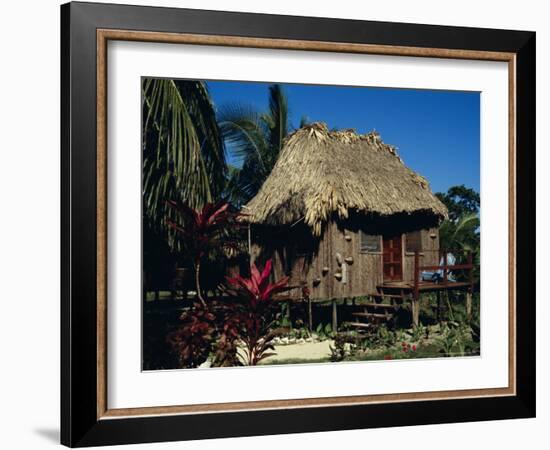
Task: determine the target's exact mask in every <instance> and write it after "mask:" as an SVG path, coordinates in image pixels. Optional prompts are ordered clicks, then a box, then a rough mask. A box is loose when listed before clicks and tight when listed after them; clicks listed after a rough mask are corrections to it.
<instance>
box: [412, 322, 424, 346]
mask: <svg viewBox="0 0 550 450" xmlns="http://www.w3.org/2000/svg"><path fill="white" fill-rule="evenodd" d="M426 335H427V328H426V327H425V326H424V325H422V324H421V323H419V324H418V325H417V326H415V327H414V328H413V329H412V334H411V340H412V341H413V342H420V341H421V340H422V339H424V338H425V337H426Z"/></svg>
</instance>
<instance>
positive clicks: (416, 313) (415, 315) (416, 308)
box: [411, 250, 420, 327]
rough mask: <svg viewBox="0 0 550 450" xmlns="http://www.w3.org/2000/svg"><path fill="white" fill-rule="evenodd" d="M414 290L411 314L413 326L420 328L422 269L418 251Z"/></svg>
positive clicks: (415, 254) (415, 260)
mask: <svg viewBox="0 0 550 450" xmlns="http://www.w3.org/2000/svg"><path fill="white" fill-rule="evenodd" d="M413 272H414V290H413V298H412V302H411V312H412V323H413V326H415V327H416V326H418V324H419V322H420V291H419V283H420V279H419V278H420V267H419V254H418V250H415V252H414V271H413Z"/></svg>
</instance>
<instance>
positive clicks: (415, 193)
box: [244, 122, 447, 236]
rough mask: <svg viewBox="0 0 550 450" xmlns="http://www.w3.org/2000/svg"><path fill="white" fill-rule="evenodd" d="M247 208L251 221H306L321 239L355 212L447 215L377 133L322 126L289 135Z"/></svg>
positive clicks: (423, 184) (422, 182)
mask: <svg viewBox="0 0 550 450" xmlns="http://www.w3.org/2000/svg"><path fill="white" fill-rule="evenodd" d="M244 208H245V211H246V214H247V215H248V218H247V219H248V220H249V221H250V222H251V223H259V224H264V225H288V224H292V223H294V222H297V221H300V220H302V219H303V220H304V222H305V223H306V224H307V225H309V226H310V227H311V229H312V231H313V233H314V234H315V235H317V236H318V235H320V234H321V231H322V228H323V225H324V224H325V223H326V222H327V221H328V220H329V219H330V218H331V217H332V216H333V215H335V214H336V215H337V217H338V218H340V219H346V218H348V217H349V215H350V213H351V212H358V213H364V214H378V215H380V216H389V215H392V214H403V213H405V214H425V215H427V216H432V217H434V216H435V217H437V218H438V219H439V220H442V219H443V218H446V217H447V209H446V208H445V206H444V205H443V204H442V203H441V202H440V201H439V199H438V198H437V197H435V195H433V193H432V191H431V190H430V187H429V184H428V182H427V181H426V179H425V178H423V177H422V176H420V175H419V174H417V173H415V172H413V171H412V170H411V169H409V168H408V167H406V166H405V164H404V163H403V161H402V160H401V158H400V157H399V155H398V154H397V150H396V148H395V147H394V146H391V145H388V144H385V143H384V142H383V141H382V139H381V138H380V135H379V134H378V133H376V132H371V133H367V134H357V133H356V132H355V131H354V130H339V131H329V130H328V128H327V126H326V125H325V124H324V123H321V122H316V123H313V124H310V125H306V126H304V127H302V128H300V129H298V130H296V131H295V132H293V133H292V134H290V135H289V136H287V138H286V139H285V142H284V146H283V148H282V150H281V154H280V155H279V159H278V160H277V163H276V164H275V166H274V168H273V171H272V172H271V174H270V175H269V177H268V178H267V180H266V181H265V183H264V184H263V186H262V188H261V189H260V191H259V192H258V194H257V195H256V196H255V197H254V198H253V199H252V200H251V201H250V202H249V203H248V204H247V205H246V206H245V207H244Z"/></svg>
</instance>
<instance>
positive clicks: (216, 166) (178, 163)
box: [142, 78, 227, 227]
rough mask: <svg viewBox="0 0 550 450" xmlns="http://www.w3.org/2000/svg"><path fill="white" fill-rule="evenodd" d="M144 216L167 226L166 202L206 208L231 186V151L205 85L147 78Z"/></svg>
mask: <svg viewBox="0 0 550 450" xmlns="http://www.w3.org/2000/svg"><path fill="white" fill-rule="evenodd" d="M142 99H143V105H142V107H143V130H142V131H143V203H144V212H145V214H146V216H147V217H149V219H150V220H151V221H152V222H153V223H155V224H156V225H157V226H160V227H165V226H166V222H165V218H166V216H167V212H168V211H167V208H166V201H167V200H175V201H183V202H185V203H187V204H189V205H190V206H192V207H200V206H202V205H203V204H204V203H206V202H211V201H213V200H215V199H217V198H218V197H219V195H220V194H221V193H222V190H223V187H224V185H225V179H226V174H227V167H226V162H225V149H224V145H223V141H222V139H221V135H220V132H219V129H218V126H217V122H216V115H215V112H214V108H213V105H212V103H211V101H210V97H209V94H208V90H207V88H206V86H205V84H204V83H203V82H201V81H188V80H170V79H152V78H148V79H144V81H143V83H142Z"/></svg>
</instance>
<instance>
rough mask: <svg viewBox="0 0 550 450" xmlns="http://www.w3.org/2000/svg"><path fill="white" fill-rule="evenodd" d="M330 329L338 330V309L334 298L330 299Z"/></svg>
mask: <svg viewBox="0 0 550 450" xmlns="http://www.w3.org/2000/svg"><path fill="white" fill-rule="evenodd" d="M332 331H333V332H335V333H336V331H338V311H337V305H336V299H332Z"/></svg>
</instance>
